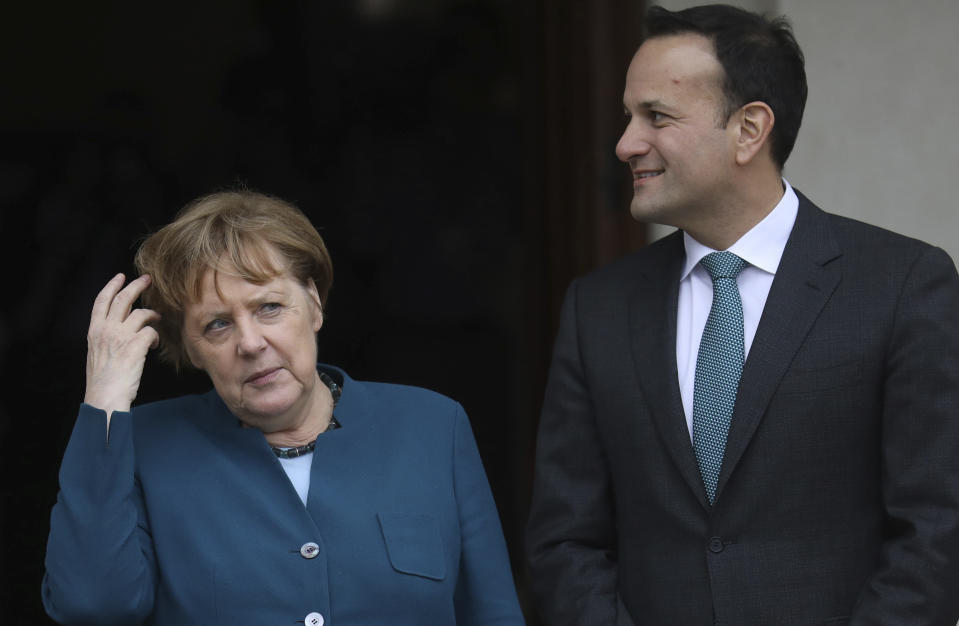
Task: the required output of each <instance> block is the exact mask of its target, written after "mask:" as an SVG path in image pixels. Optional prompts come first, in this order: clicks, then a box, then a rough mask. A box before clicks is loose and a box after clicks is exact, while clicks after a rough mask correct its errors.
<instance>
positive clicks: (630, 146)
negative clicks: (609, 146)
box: [616, 119, 650, 163]
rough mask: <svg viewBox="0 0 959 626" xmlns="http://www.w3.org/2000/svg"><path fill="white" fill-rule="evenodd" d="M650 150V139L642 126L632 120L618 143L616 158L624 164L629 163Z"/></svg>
mask: <svg viewBox="0 0 959 626" xmlns="http://www.w3.org/2000/svg"><path fill="white" fill-rule="evenodd" d="M649 149H650V144H649V138H648V137H647V136H646V133H645V132H644V130H643V128H642V126H641V124H639V122H638V121H637V120H635V119H634V120H630V122H629V124H627V125H626V128H625V129H624V130H623V135H622V136H621V137H620V138H619V141H618V142H616V157H617V158H618V159H619V160H620V161H622V162H623V163H629V160H630V159H632V158H634V157H640V156H643V155H645V154H647V153H648V152H649Z"/></svg>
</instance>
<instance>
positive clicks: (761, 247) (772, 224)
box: [680, 178, 799, 281]
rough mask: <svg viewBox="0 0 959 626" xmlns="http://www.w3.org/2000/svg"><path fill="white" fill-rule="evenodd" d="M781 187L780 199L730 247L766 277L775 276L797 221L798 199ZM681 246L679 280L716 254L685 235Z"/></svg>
mask: <svg viewBox="0 0 959 626" xmlns="http://www.w3.org/2000/svg"><path fill="white" fill-rule="evenodd" d="M783 186H784V187H785V192H784V193H783V197H782V198H781V199H780V200H779V203H778V204H777V205H776V206H775V207H774V208H773V210H772V211H770V212H769V215H767V216H766V217H764V218H763V220H762V221H761V222H759V223H758V224H756V225H755V226H753V227H752V228H751V229H749V231H747V232H746V234H744V235H743V236H742V237H740V238H739V240H738V241H736V243H734V244H733V245H731V246H729V251H730V252H732V253H733V254H735V255H736V256H738V257H740V258H741V259H743V260H745V261H746V262H747V263H749V264H750V265H752V266H753V267H757V268H759V269H761V270H762V271H764V272H768V273H769V274H775V273H776V270H777V269H778V268H779V261H780V260H781V259H782V256H783V250H785V249H786V241H787V240H788V239H789V233H790V232H792V228H793V224H794V223H795V222H796V214H797V213H798V212H799V198H798V197H797V196H796V192H795V191H793V188H792V185H790V184H789V182H788V181H787V180H786V179H785V178H784V179H783ZM683 244H684V245H685V246H686V262H685V264H684V265H683V272H682V274H681V275H680V281H682V280H685V279H686V277H687V276H689V273H690V272H691V271H693V268H695V267H696V265H698V264H699V262H700V261H701V260H702V258H703V257H704V256H706V255H707V254H709V253H710V252H716V250H713V249H712V248H710V247H708V246H704V245H703V244H701V243H699V242H698V241H696V240H695V239H693V238H692V237H690V236H689V233H686V232H683Z"/></svg>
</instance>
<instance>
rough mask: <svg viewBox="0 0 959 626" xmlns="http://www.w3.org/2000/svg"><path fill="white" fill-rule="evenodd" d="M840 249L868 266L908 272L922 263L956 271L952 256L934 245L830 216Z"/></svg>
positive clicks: (845, 218) (876, 227) (838, 216)
mask: <svg viewBox="0 0 959 626" xmlns="http://www.w3.org/2000/svg"><path fill="white" fill-rule="evenodd" d="M826 216H827V219H828V220H829V222H830V225H831V227H832V232H833V233H834V234H835V236H836V238H837V240H838V242H839V244H840V247H841V248H842V250H843V251H844V253H845V254H846V255H849V256H852V257H854V258H856V259H858V260H860V261H862V262H864V263H865V264H867V266H872V267H875V268H883V267H887V268H888V270H887V271H893V272H895V271H896V270H897V269H898V270H899V271H908V270H909V268H910V267H912V265H913V264H914V263H916V262H917V261H919V260H922V261H923V262H924V264H925V263H928V264H931V266H934V267H940V266H941V267H943V268H946V269H949V268H951V267H954V263H953V259H952V258H951V257H950V256H949V254H948V253H947V252H946V251H945V250H943V249H941V248H939V247H936V246H934V245H932V244H930V243H927V242H925V241H922V240H920V239H916V238H914V237H910V236H908V235H903V234H902V233H897V232H894V231H891V230H888V229H886V228H882V227H880V226H875V225H873V224H868V223H866V222H861V221H859V220H856V219H853V218H850V217H844V216H841V215H835V214H832V213H826Z"/></svg>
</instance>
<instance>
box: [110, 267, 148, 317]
mask: <svg viewBox="0 0 959 626" xmlns="http://www.w3.org/2000/svg"><path fill="white" fill-rule="evenodd" d="M110 283H113V281H112V280H111V281H110ZM120 284H121V285H122V284H123V283H122V282H121V283H120ZM108 286H110V284H109V283H108ZM149 286H150V275H149V274H144V275H143V276H140V277H139V278H137V279H135V280H131V281H130V284H128V285H127V286H126V287H124V288H123V289H121V290H120V291H119V292H118V293H116V295H114V296H113V300H112V302H111V303H110V310H109V311H108V312H107V315H106V317H107V319H110V320H115V321H118V322H122V321H124V320H126V318H127V316H128V315H130V311H131V310H132V309H133V303H134V302H136V301H137V298H139V297H140V295H141V294H142V293H143V292H144V291H146V288H147V287H149Z"/></svg>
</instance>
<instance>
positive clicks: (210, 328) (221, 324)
mask: <svg viewBox="0 0 959 626" xmlns="http://www.w3.org/2000/svg"><path fill="white" fill-rule="evenodd" d="M227 326H228V324H227V322H226V320H221V319H215V320H213V321H212V322H210V323H209V324H207V325H206V328H205V329H204V330H206V332H216V331H218V330H223V329H224V328H226V327H227Z"/></svg>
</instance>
